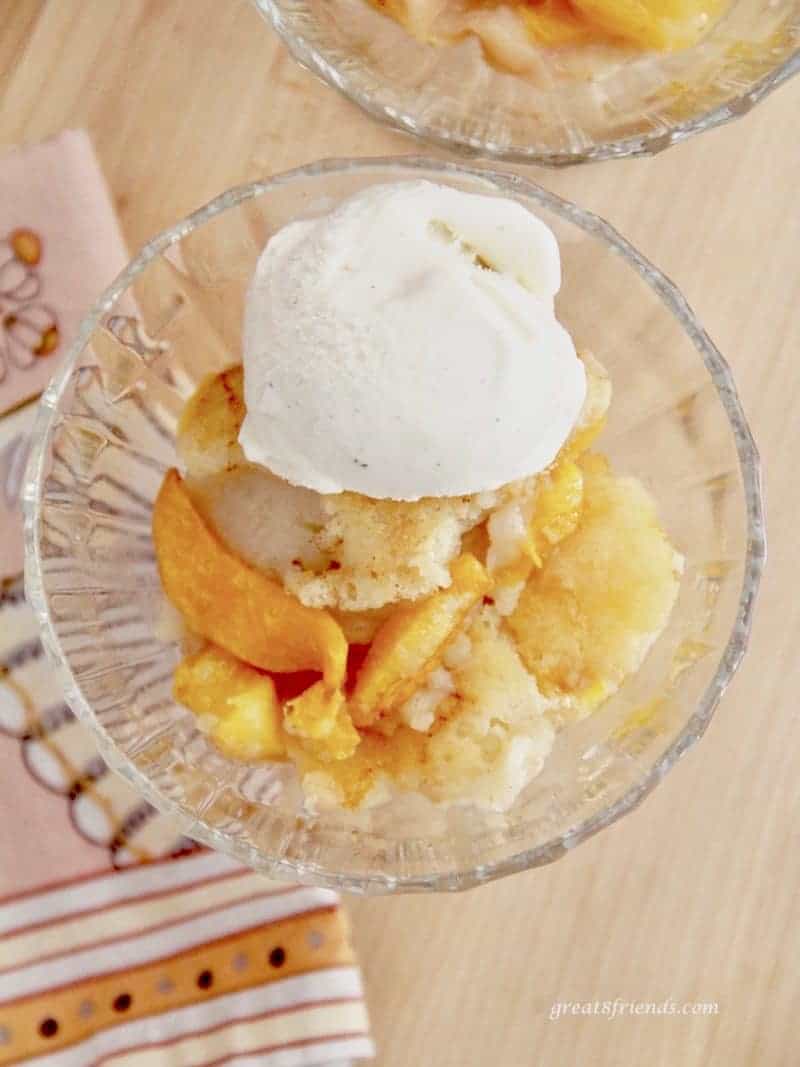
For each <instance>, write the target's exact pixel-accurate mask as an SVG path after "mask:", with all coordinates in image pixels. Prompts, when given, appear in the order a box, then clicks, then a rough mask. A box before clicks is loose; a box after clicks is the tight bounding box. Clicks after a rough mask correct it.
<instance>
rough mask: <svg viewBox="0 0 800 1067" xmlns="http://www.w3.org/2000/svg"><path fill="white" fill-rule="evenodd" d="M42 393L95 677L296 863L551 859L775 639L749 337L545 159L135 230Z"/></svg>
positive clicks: (96, 713) (35, 495)
mask: <svg viewBox="0 0 800 1067" xmlns="http://www.w3.org/2000/svg"><path fill="white" fill-rule="evenodd" d="M123 293H124V294H126V296H127V298H128V300H129V303H130V302H133V303H134V304H135V306H136V310H137V314H134V315H131V314H123V313H122V310H123V309H122V306H121V305H120V304H119V302H118V298H119V297H120V296H121V295H122V294H123ZM43 410H44V414H43V415H42V420H43V421H42V432H41V437H40V441H39V446H38V449H37V452H36V454H35V455H34V457H33V460H32V465H31V476H32V480H31V482H30V484H29V489H28V493H27V499H28V537H29V544H28V548H29V583H30V586H31V592H32V597H33V600H34V604H35V606H36V607H37V610H38V611H39V613H40V617H41V618H42V621H43V625H44V626H45V634H46V640H47V644H48V647H49V648H50V650H51V651H52V653H53V655H54V656H55V658H56V659H57V661H58V662H59V664H60V666H61V667H62V668H63V669H64V670H65V673H66V683H67V688H68V697H69V699H70V702H71V703H72V704H73V706H75V708H76V711H77V712H78V713H79V714H81V715H82V716H83V717H85V718H86V719H87V721H89V722H90V723H91V724H92V725H93V726H94V728H95V730H96V731H97V732H98V736H99V737H100V739H101V745H102V748H103V752H104V754H105V755H106V756H107V758H109V759H110V761H111V762H112V764H113V765H114V766H116V767H118V768H119V769H120V770H121V771H122V772H123V773H124V774H126V775H127V776H128V777H129V778H131V779H132V780H134V781H135V782H136V783H137V785H138V786H139V788H141V789H142V790H143V791H144V792H145V794H146V795H147V796H148V797H150V798H151V799H152V800H153V801H154V802H155V803H156V804H158V805H159V806H162V807H165V808H166V809H167V810H171V811H174V812H175V813H176V814H177V815H178V816H179V817H181V818H182V819H183V821H184V823H185V825H186V829H187V832H189V833H193V834H194V835H195V836H197V837H199V838H200V839H201V840H205V841H207V842H209V843H210V844H213V845H215V846H216V847H220V848H223V849H225V850H227V851H230V852H232V853H233V854H235V855H237V856H239V857H240V858H242V859H243V860H245V861H246V862H249V863H251V864H253V865H254V866H256V867H258V868H259V869H263V870H265V871H269V872H271V873H273V874H279V875H280V874H283V875H286V876H290V877H293V878H298V877H299V878H301V879H306V880H310V881H314V882H319V883H323V884H331V885H339V886H342V887H344V888H351V889H358V890H376V891H388V890H392V889H398V888H431V889H441V888H461V887H464V886H466V885H470V884H475V883H476V882H478V881H481V880H485V879H486V878H489V877H494V876H497V875H499V874H503V873H509V872H510V871H512V870H515V869H520V868H521V867H525V866H531V865H535V864H537V863H541V862H546V861H548V860H549V859H553V858H555V857H556V856H557V855H559V854H561V853H562V852H563V851H564V850H565V849H566V848H569V847H571V845H573V844H574V843H576V842H577V841H579V840H581V839H582V838H583V837H585V836H587V835H588V834H589V833H592V832H593V831H594V830H595V829H598V828H599V827H600V826H601V825H604V824H605V823H606V822H609V821H612V820H613V819H614V818H616V817H618V816H619V815H620V814H622V813H623V812H624V811H625V810H628V808H629V807H630V806H632V805H633V804H634V803H636V801H637V800H638V799H640V798H641V796H643V795H644V794H645V793H646V792H647V790H648V789H649V788H650V787H652V785H653V784H655V782H656V781H657V780H659V778H660V777H661V776H663V773H664V771H665V770H666V768H667V767H668V766H670V765H671V764H672V762H674V759H675V758H677V755H679V754H680V752H681V751H683V750H684V749H685V747H686V746H687V745H688V743H689V742H690V741H691V740H693V739H694V738H696V737H697V736H699V733H700V732H702V729H703V727H704V725H705V723H706V722H707V720H708V718H709V717H710V714H711V712H712V711H713V707H714V706H715V704H716V701H717V699H718V697H719V695H720V693H721V691H722V688H723V687H724V685H725V684H726V683H727V680H728V678H729V677H730V674H731V673H732V671H733V669H734V667H735V664H736V662H738V659H739V658H740V656H741V654H742V652H743V649H744V641H745V638H746V632H747V629H748V627H749V618H750V612H751V610H752V600H753V595H754V592H755V588H756V585H757V580H758V574H759V573H760V566H761V558H762V555H763V551H762V548H763V545H762V535H761V517H760V497H759V494H758V480H757V464H756V455H755V452H754V450H753V449H752V445H751V443H750V440H749V434H748V432H747V429H746V424H745V423H744V421H743V419H742V417H741V412H740V411H739V409H738V403H737V402H736V398H735V392H733V390H732V385H731V384H730V382H729V377H728V374H727V369H726V368H725V366H724V363H722V361H721V358H720V357H719V356H718V354H717V353H716V352H715V350H714V349H713V346H711V344H710V342H708V341H707V339H706V338H705V337H704V335H703V334H702V331H700V329H699V327H696V326H695V325H693V322H692V319H691V313H690V312H689V311H688V308H686V306H685V304H684V303H683V301H682V299H681V298H680V297H679V296H678V294H677V293H675V292H674V291H673V290H671V289H670V287H669V283H667V282H666V280H665V279H663V278H661V277H660V276H659V275H658V274H657V272H655V270H654V268H652V267H651V266H650V265H649V264H647V263H646V261H644V260H642V259H641V258H640V257H638V256H637V255H636V253H635V252H633V250H632V249H630V246H627V245H626V244H625V242H624V241H623V240H622V239H621V238H619V237H618V236H617V235H616V234H614V231H613V230H611V229H610V227H607V226H606V224H604V223H602V222H601V221H600V220H598V219H596V218H595V217H593V216H590V215H587V214H585V213H583V212H580V210H579V209H577V208H575V207H574V206H572V205H569V204H566V203H565V202H563V201H559V200H558V199H557V198H555V197H552V195H551V194H547V193H545V192H544V191H543V190H540V189H538V188H537V187H536V186H533V185H531V184H530V183H527V182H524V181H522V180H521V179H515V178H510V177H503V176H500V175H491V174H486V173H482V172H480V171H469V170H468V169H465V168H459V167H455V166H452V165H446V164H434V163H430V162H428V161H424V160H420V161H413V160H411V161H386V162H381V161H377V162H366V163H348V162H344V163H335V162H333V163H325V164H318V165H315V166H313V167H309V168H305V169H304V170H301V171H299V172H293V173H292V174H290V175H285V176H278V177H277V178H275V179H271V180H269V181H266V182H264V183H259V184H256V185H253V186H248V187H243V188H242V189H238V190H232V191H231V192H230V193H228V194H225V195H224V196H223V197H222V198H220V199H219V200H218V201H215V202H214V203H212V204H211V205H209V206H208V208H205V209H203V210H202V211H201V212H199V213H198V214H197V215H196V216H194V217H193V218H192V219H190V220H187V222H186V223H185V224H182V225H181V226H179V227H176V229H175V230H173V231H168V232H167V233H166V234H165V235H162V237H160V238H157V239H156V241H155V242H154V243H153V244H152V245H151V246H149V247H148V248H147V249H145V251H144V252H143V253H142V255H141V256H140V258H139V260H137V261H134V263H133V264H132V265H131V267H130V268H129V270H128V272H127V273H126V275H124V276H123V277H122V278H121V279H120V281H119V282H118V283H117V286H116V287H115V290H112V291H111V292H110V294H107V295H106V297H105V298H104V299H103V301H102V302H101V304H100V305H99V306H98V309H97V310H96V312H95V315H94V317H93V319H90V320H89V321H88V323H87V325H86V327H85V330H84V333H83V335H82V337H81V339H80V340H79V342H78V344H77V345H76V348H75V352H74V355H73V361H72V364H71V365H70V367H69V368H68V369H67V370H66V371H65V372H64V373H63V374H62V377H61V379H60V380H59V381H58V382H56V383H55V384H54V386H53V387H51V389H50V390H49V392H48V396H47V397H46V398H45V405H44V409H43ZM55 412H58V414H56V413H55ZM745 591H746V592H745ZM89 637H91V640H89Z"/></svg>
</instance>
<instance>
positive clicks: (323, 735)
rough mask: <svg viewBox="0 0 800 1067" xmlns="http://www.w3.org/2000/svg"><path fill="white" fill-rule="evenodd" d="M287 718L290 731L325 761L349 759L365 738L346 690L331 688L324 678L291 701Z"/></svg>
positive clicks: (311, 751)
mask: <svg viewBox="0 0 800 1067" xmlns="http://www.w3.org/2000/svg"><path fill="white" fill-rule="evenodd" d="M283 721H284V726H285V728H286V732H287V734H290V735H291V736H292V737H295V738H297V739H298V741H299V742H300V744H301V746H302V747H303V748H304V749H305V751H306V752H308V753H309V755H312V756H315V757H316V758H317V759H320V760H322V761H323V762H327V761H330V760H343V759H347V758H348V757H349V756H352V754H353V753H354V752H355V750H356V748H358V744H359V741H360V740H361V738H360V736H359V733H358V731H357V730H356V728H355V727H354V726H353V722H352V720H351V718H350V715H349V714H348V711H347V706H346V703H345V698H344V694H343V693H341V692H340V691H334V692H331V691H330V690H329V689H328V688H327V687H326V685H325V683H324V682H316V683H315V684H314V685H312V686H311V687H310V688H308V689H307V690H306V691H305V693H301V694H300V696H298V697H295V699H294V700H289V701H287V703H286V705H285V707H284V720H283Z"/></svg>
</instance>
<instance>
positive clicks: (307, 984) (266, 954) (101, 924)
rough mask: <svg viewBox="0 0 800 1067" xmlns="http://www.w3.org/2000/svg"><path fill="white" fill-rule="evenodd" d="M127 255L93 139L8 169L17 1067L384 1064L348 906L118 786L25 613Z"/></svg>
mask: <svg viewBox="0 0 800 1067" xmlns="http://www.w3.org/2000/svg"><path fill="white" fill-rule="evenodd" d="M126 259H127V254H126V250H125V246H124V242H123V240H122V237H121V235H120V231H119V227H118V225H117V222H116V218H115V215H114V211H113V208H112V205H111V201H110V198H109V195H108V191H107V189H106V186H105V183H104V181H103V177H102V174H101V171H100V169H99V167H98V165H97V161H96V159H95V157H94V153H93V151H92V148H91V144H90V141H89V138H88V137H87V135H86V134H85V133H82V132H67V133H64V134H62V135H61V136H59V137H58V138H56V139H55V140H53V141H51V142H48V143H46V144H43V145H37V146H35V147H32V148H29V149H23V150H17V151H14V152H13V153H12V154H11V155H10V156H7V157H6V158H5V159H0V579H2V584H0V769H1V771H2V773H0V811H2V818H0V1067H2V1065H5V1064H10V1063H19V1062H24V1063H26V1064H35V1065H37V1067H39V1065H41V1067H90V1065H92V1067H94V1065H98V1067H99V1065H100V1064H107V1065H109V1067H110V1065H113V1067H172V1065H178V1064H179V1065H181V1067H195V1065H196V1067H200V1065H204V1064H212V1063H213V1064H223V1063H228V1062H233V1061H235V1062H236V1064H237V1065H241V1067H250V1065H253V1067H254V1065H256V1064H258V1065H260V1067H261V1065H264V1067H311V1065H321V1064H325V1065H332V1064H337V1065H340V1064H343V1063H345V1062H347V1063H350V1062H352V1061H354V1060H356V1059H363V1058H368V1057H370V1056H372V1055H373V1046H372V1042H371V1040H370V1037H369V1031H368V1021H367V1015H366V1009H365V1005H364V1000H363V993H362V987H361V979H360V973H359V970H358V967H357V965H356V962H355V958H354V955H353V950H352V947H351V944H350V939H349V933H348V928H347V924H346V920H345V916H344V915H343V913H342V910H341V908H340V904H339V900H338V897H337V896H336V894H335V893H332V892H330V891H328V890H323V889H315V888H309V887H303V886H293V885H286V884H283V883H275V882H271V881H269V880H267V879H265V878H263V877H261V876H260V875H257V874H255V873H254V872H252V871H250V870H249V869H246V868H243V867H241V866H240V865H239V864H237V863H235V862H233V861H232V860H230V859H228V858H226V857H224V856H221V855H218V854H216V853H214V852H210V851H207V850H205V849H201V848H199V847H198V846H196V845H195V844H194V843H193V842H191V841H189V840H187V839H185V838H183V837H181V836H180V834H179V833H177V831H176V829H175V827H174V826H173V825H172V823H171V822H170V820H169V819H168V818H167V817H165V816H163V815H161V814H159V813H158V812H156V811H155V810H154V809H153V808H152V807H150V805H148V804H147V803H145V802H144V801H142V800H141V798H140V797H139V796H138V795H137V794H136V793H135V792H134V791H133V790H132V789H131V788H130V787H129V786H128V784H127V783H125V782H124V781H122V779H120V778H118V777H117V776H116V775H114V774H113V773H111V772H109V770H108V769H107V768H106V767H105V765H104V764H103V761H102V760H101V758H100V757H99V755H98V753H97V750H96V747H95V745H94V742H93V739H92V735H91V734H90V733H89V731H88V730H87V729H86V728H85V727H84V726H83V725H82V724H80V723H79V722H77V721H76V720H75V718H74V717H73V715H72V712H71V711H70V710H69V708H68V707H67V706H66V704H65V703H64V701H63V696H62V694H61V692H60V690H59V687H58V685H57V683H56V681H55V678H54V676H53V673H52V671H51V670H50V669H49V667H48V665H47V662H46V661H45V659H44V655H43V650H42V647H41V644H40V642H39V638H38V633H37V626H36V623H35V620H34V618H33V614H32V612H31V611H30V609H29V608H28V606H27V604H26V603H25V596H24V590H23V584H22V577H21V574H20V573H19V572H20V570H21V566H22V550H21V516H20V513H19V508H18V495H19V489H20V483H21V478H22V471H23V468H24V464H25V459H26V455H27V433H28V431H29V429H30V425H31V422H32V419H33V403H32V401H33V399H34V398H35V397H36V396H37V395H38V393H40V392H41V390H42V389H43V388H44V386H45V385H46V383H47V381H48V379H49V377H50V375H51V374H52V372H53V370H54V368H55V366H56V365H57V363H58V360H59V359H60V358H61V357H62V355H63V353H64V351H65V348H66V347H67V346H68V344H69V342H70V339H71V338H72V337H73V336H74V334H75V331H76V328H77V325H78V323H79V321H80V318H81V316H82V315H83V314H84V313H85V311H86V310H87V309H88V307H89V305H90V304H91V302H92V301H93V300H94V298H95V297H96V296H97V295H98V294H99V293H100V292H101V291H102V289H103V288H104V287H105V286H106V285H107V284H108V283H109V282H110V281H111V280H112V279H113V277H114V276H115V275H116V273H118V271H119V270H120V269H121V268H122V266H123V265H124V263H125V262H126Z"/></svg>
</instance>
